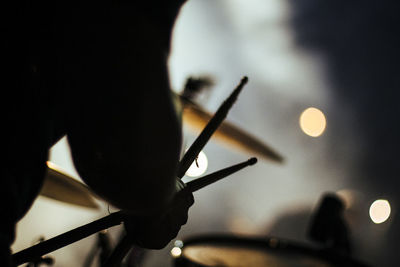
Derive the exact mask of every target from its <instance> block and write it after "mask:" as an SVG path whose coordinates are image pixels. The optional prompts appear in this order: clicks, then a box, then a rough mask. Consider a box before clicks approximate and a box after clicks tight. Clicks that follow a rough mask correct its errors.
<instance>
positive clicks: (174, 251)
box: [171, 247, 182, 258]
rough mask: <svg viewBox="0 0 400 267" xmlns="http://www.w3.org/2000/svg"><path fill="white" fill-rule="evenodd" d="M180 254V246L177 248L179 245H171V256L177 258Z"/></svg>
mask: <svg viewBox="0 0 400 267" xmlns="http://www.w3.org/2000/svg"><path fill="white" fill-rule="evenodd" d="M181 254H182V250H181V248H179V247H173V248H172V249H171V256H172V257H174V258H178V257H180V256H181Z"/></svg>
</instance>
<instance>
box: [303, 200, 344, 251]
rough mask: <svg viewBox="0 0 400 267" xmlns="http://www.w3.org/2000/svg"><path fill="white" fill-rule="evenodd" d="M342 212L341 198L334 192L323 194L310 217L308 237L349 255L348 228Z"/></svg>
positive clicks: (327, 247) (328, 247)
mask: <svg viewBox="0 0 400 267" xmlns="http://www.w3.org/2000/svg"><path fill="white" fill-rule="evenodd" d="M343 213H344V203H343V202H342V200H341V199H339V197H338V196H337V195H336V194H334V193H327V194H325V195H324V196H323V197H322V199H321V201H320V203H319V205H318V208H317V211H316V212H315V214H314V216H313V218H312V221H311V224H310V228H309V231H308V237H309V238H310V239H311V240H312V241H315V242H318V243H319V244H321V245H323V247H324V248H326V249H330V250H333V251H336V252H337V253H343V254H346V255H350V253H351V244H350V239H349V233H348V232H349V230H348V226H347V223H346V221H345V219H344V217H343Z"/></svg>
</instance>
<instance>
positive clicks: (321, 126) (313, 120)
mask: <svg viewBox="0 0 400 267" xmlns="http://www.w3.org/2000/svg"><path fill="white" fill-rule="evenodd" d="M299 123H300V128H301V129H302V130H303V132H304V133H305V134H307V135H309V136H312V137H318V136H320V135H321V134H322V133H323V132H324V131H325V128H326V118H325V115H324V113H322V111H321V110H319V109H317V108H313V107H311V108H307V109H306V110H304V111H303V113H301V115H300V120H299Z"/></svg>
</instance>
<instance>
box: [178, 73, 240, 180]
mask: <svg viewBox="0 0 400 267" xmlns="http://www.w3.org/2000/svg"><path fill="white" fill-rule="evenodd" d="M247 81H248V78H247V77H244V78H243V79H242V80H241V81H240V83H239V85H238V86H237V87H236V88H235V90H233V92H232V93H231V95H230V96H229V97H228V98H227V99H226V100H225V101H224V102H223V103H222V105H221V106H220V107H219V108H218V110H217V112H216V113H215V115H214V116H213V117H212V118H211V120H210V121H209V122H208V124H207V125H206V127H205V128H204V129H203V131H202V132H201V133H200V135H199V136H198V137H197V139H196V140H195V141H194V142H193V144H192V145H191V146H190V148H189V149H188V151H187V152H186V153H185V155H184V156H183V158H182V160H181V161H180V162H179V166H178V171H177V176H178V177H179V178H182V177H183V176H184V175H185V173H186V171H187V170H188V169H189V167H190V165H191V164H192V163H193V161H194V160H195V158H196V157H197V155H198V154H199V153H200V151H201V150H202V149H203V147H204V146H205V145H206V143H207V142H208V140H209V139H210V137H211V135H212V134H213V133H214V132H215V131H216V130H217V128H218V127H219V126H220V125H221V123H222V121H223V120H224V119H225V118H226V116H227V115H228V112H229V110H230V109H231V107H232V106H233V104H234V103H235V101H236V99H237V97H238V95H239V93H240V92H241V91H242V89H243V87H244V85H245V84H246V83H247Z"/></svg>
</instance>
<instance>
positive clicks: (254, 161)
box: [247, 158, 258, 166]
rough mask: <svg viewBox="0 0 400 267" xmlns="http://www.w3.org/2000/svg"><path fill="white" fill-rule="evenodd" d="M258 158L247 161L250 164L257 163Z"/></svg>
mask: <svg viewBox="0 0 400 267" xmlns="http://www.w3.org/2000/svg"><path fill="white" fill-rule="evenodd" d="M257 161H258V160H257V158H251V159H249V160H248V161H247V163H248V164H249V166H251V165H254V164H256V163H257Z"/></svg>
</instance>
